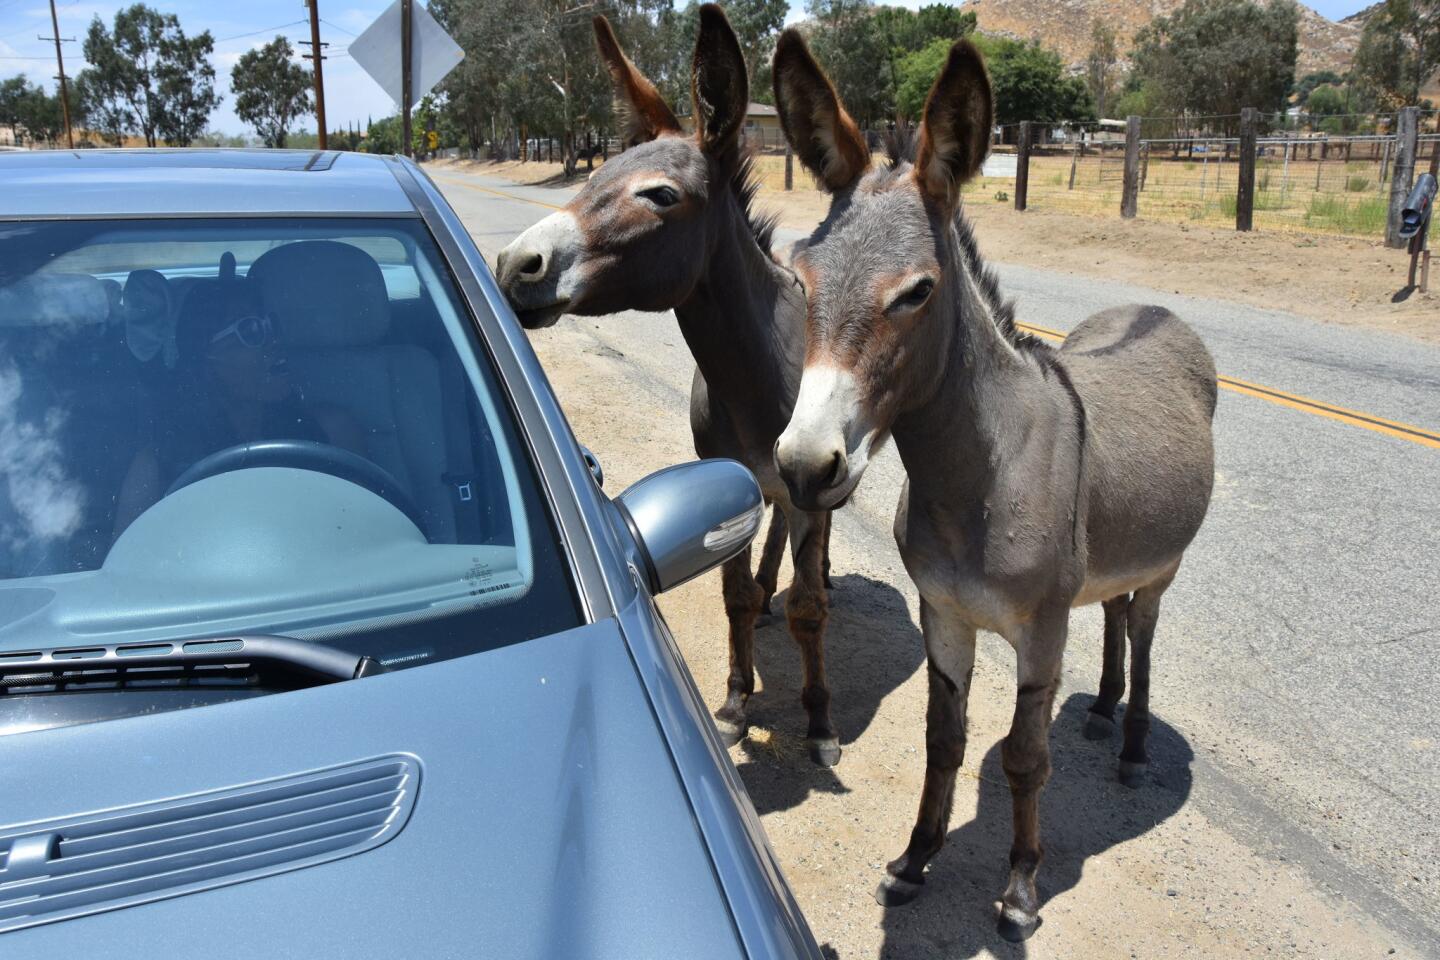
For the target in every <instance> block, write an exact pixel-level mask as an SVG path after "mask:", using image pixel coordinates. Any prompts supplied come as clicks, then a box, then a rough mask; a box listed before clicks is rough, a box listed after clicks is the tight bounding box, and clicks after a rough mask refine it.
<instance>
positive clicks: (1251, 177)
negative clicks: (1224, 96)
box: [1235, 107, 1257, 230]
mask: <svg viewBox="0 0 1440 960" xmlns="http://www.w3.org/2000/svg"><path fill="white" fill-rule="evenodd" d="M1256 113H1257V111H1256V109H1255V108H1254V107H1243V108H1242V109H1241V110H1240V177H1239V182H1238V184H1237V185H1236V188H1235V229H1236V230H1252V229H1254V226H1255V122H1256Z"/></svg>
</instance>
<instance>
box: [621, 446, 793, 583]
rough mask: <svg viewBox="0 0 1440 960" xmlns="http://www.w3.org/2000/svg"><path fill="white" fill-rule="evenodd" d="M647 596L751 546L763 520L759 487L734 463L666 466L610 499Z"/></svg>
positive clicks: (749, 473)
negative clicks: (635, 550)
mask: <svg viewBox="0 0 1440 960" xmlns="http://www.w3.org/2000/svg"><path fill="white" fill-rule="evenodd" d="M614 503H615V506H616V507H617V508H618V510H619V513H620V516H621V517H623V518H624V519H625V523H626V525H627V526H628V527H629V528H630V535H631V536H632V537H633V538H634V539H635V543H636V545H637V546H638V547H639V552H640V556H641V559H642V560H643V561H644V565H645V567H646V569H645V570H643V571H641V572H642V574H644V575H645V576H646V577H647V579H648V580H649V586H650V590H651V592H652V593H661V592H663V591H666V590H669V589H670V588H671V587H676V586H679V585H680V584H682V583H684V582H685V581H687V580H691V579H693V578H695V577H698V576H699V575H700V574H702V573H704V572H705V571H707V570H711V569H713V568H714V567H716V566H719V565H720V564H722V563H724V562H725V561H726V560H729V559H730V558H731V557H733V556H735V555H736V554H737V553H739V552H740V551H741V550H743V549H745V548H746V547H747V546H749V545H750V541H751V540H753V539H754V538H755V534H756V532H757V531H759V529H760V521H761V520H762V519H763V518H764V516H765V497H764V495H762V494H761V492H760V484H759V483H757V482H756V481H755V475H754V474H752V473H751V472H750V471H749V470H748V469H746V467H745V466H744V465H743V464H740V463H737V462H736V461H734V460H698V461H696V462H694V463H684V464H680V465H679V466H675V467H667V468H666V469H664V470H661V471H659V472H657V473H652V474H650V476H648V477H646V478H645V479H643V480H641V481H639V482H638V483H636V484H634V485H633V486H631V487H629V488H628V489H626V490H625V492H624V493H622V494H620V495H619V496H618V497H616V498H615V500H614Z"/></svg>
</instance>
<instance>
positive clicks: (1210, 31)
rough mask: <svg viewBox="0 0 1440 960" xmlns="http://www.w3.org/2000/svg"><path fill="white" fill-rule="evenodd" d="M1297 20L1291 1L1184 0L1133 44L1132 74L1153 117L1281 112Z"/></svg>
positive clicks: (1234, 123)
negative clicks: (1154, 111) (1157, 112)
mask: <svg viewBox="0 0 1440 960" xmlns="http://www.w3.org/2000/svg"><path fill="white" fill-rule="evenodd" d="M1298 23H1299V12H1298V10H1297V8H1296V7H1295V5H1294V4H1293V3H1292V2H1290V0H1266V3H1265V4H1264V5H1263V6H1262V5H1261V4H1259V3H1256V2H1253V0H1185V4H1184V5H1183V6H1182V7H1181V8H1180V9H1179V10H1177V11H1175V13H1173V14H1171V15H1170V16H1168V17H1156V18H1155V19H1154V20H1153V21H1151V22H1150V24H1149V25H1147V26H1146V27H1144V28H1142V29H1141V30H1140V32H1139V33H1138V34H1136V36H1135V50H1134V53H1133V55H1132V58H1133V60H1134V69H1133V72H1134V74H1135V75H1136V77H1138V78H1139V79H1140V81H1141V85H1142V86H1143V88H1144V89H1145V90H1146V91H1147V93H1148V95H1149V96H1150V98H1151V101H1152V107H1153V109H1158V110H1162V111H1165V112H1168V113H1177V114H1178V113H1182V112H1190V113H1195V114H1200V115H1205V116H1213V117H1221V118H1223V119H1222V121H1221V123H1220V124H1219V125H1220V126H1222V127H1224V128H1225V129H1226V130H1227V131H1229V132H1233V131H1234V130H1235V129H1236V128H1237V127H1238V125H1239V121H1238V114H1239V113H1240V110H1241V108H1242V107H1258V108H1259V109H1261V110H1272V111H1279V110H1282V109H1283V108H1284V106H1285V99H1286V96H1287V95H1288V94H1289V92H1290V89H1291V86H1292V84H1293V83H1294V79H1295V59H1296V56H1297V53H1298Z"/></svg>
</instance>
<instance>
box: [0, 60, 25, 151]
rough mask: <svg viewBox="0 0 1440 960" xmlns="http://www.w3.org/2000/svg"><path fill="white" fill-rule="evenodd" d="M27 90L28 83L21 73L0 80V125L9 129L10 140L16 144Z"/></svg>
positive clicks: (18, 140)
mask: <svg viewBox="0 0 1440 960" xmlns="http://www.w3.org/2000/svg"><path fill="white" fill-rule="evenodd" d="M29 90H30V81H29V80H27V79H26V78H25V75H24V74H23V73H22V74H21V75H20V76H18V77H8V78H6V79H4V80H0V124H4V125H5V126H7V127H9V128H10V139H12V140H14V141H15V142H16V143H19V142H20V118H21V116H22V114H23V113H24V109H25V108H24V101H25V97H26V96H27V94H28V93H29Z"/></svg>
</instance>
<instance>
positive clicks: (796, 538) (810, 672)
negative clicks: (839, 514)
mask: <svg viewBox="0 0 1440 960" xmlns="http://www.w3.org/2000/svg"><path fill="white" fill-rule="evenodd" d="M825 518H826V514H824V513H801V512H799V511H796V512H795V513H793V514H791V516H790V518H789V520H790V550H791V554H792V560H793V561H794V564H795V579H794V581H793V582H792V583H791V584H790V592H789V593H788V594H787V595H786V597H785V614H786V617H787V618H788V619H789V621H790V635H791V636H792V637H794V638H795V642H796V643H798V644H799V645H800V656H801V659H802V661H803V664H804V674H805V685H804V687H803V689H802V691H801V694H800V702H801V703H803V704H804V705H805V711H806V713H808V714H809V717H810V724H809V729H807V730H806V732H805V740H806V743H807V744H808V745H809V747H810V759H811V760H814V761H815V762H816V763H818V764H820V765H821V766H824V767H833V766H834V765H835V764H836V763H838V762H839V761H840V740H839V738H838V737H836V735H835V728H834V727H833V726H831V724H830V688H829V686H827V685H826V683H825V622H826V621H827V620H828V619H829V616H830V613H829V607H830V602H829V598H827V597H826V596H825V586H824V583H823V582H822V579H821V569H820V561H821V556H822V554H823V552H824V545H825V536H824V535H825Z"/></svg>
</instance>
